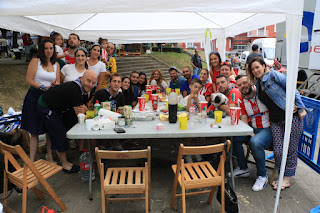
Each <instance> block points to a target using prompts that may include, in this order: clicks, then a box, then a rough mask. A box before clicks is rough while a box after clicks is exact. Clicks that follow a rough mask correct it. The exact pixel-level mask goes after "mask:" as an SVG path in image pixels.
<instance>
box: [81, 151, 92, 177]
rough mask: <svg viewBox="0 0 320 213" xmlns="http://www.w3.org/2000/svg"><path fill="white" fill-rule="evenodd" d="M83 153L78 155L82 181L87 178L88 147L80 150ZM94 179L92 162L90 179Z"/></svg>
mask: <svg viewBox="0 0 320 213" xmlns="http://www.w3.org/2000/svg"><path fill="white" fill-rule="evenodd" d="M81 151H83V153H82V154H81V155H80V173H81V180H82V181H88V180H89V170H90V168H89V162H90V158H89V152H88V149H83V150H81ZM94 179H95V173H94V168H93V163H92V180H94Z"/></svg>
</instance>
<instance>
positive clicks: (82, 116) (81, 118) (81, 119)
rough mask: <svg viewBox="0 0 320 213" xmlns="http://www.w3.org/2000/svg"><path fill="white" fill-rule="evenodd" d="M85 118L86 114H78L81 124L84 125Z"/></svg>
mask: <svg viewBox="0 0 320 213" xmlns="http://www.w3.org/2000/svg"><path fill="white" fill-rule="evenodd" d="M84 117H85V114H83V113H79V114H78V122H79V124H84Z"/></svg>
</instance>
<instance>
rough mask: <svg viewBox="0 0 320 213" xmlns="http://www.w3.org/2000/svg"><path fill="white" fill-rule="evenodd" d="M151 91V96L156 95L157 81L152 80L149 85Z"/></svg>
mask: <svg viewBox="0 0 320 213" xmlns="http://www.w3.org/2000/svg"><path fill="white" fill-rule="evenodd" d="M150 85H151V89H152V94H156V93H157V81H156V80H155V79H154V78H153V79H152V81H151V83H150Z"/></svg>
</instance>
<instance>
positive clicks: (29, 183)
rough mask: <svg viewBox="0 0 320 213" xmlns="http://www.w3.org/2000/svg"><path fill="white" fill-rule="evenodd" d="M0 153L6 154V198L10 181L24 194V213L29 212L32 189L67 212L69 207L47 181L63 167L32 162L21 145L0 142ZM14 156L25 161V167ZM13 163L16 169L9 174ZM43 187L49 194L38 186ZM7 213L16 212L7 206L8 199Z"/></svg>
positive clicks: (39, 196) (4, 184)
mask: <svg viewBox="0 0 320 213" xmlns="http://www.w3.org/2000/svg"><path fill="white" fill-rule="evenodd" d="M0 151H1V152H2V153H3V154H4V163H5V171H4V178H3V180H4V181H3V186H4V187H3V196H4V198H6V197H7V195H8V179H9V181H10V182H11V183H13V184H14V185H16V186H17V187H19V188H21V189H22V191H23V193H22V211H21V212H23V213H25V212H26V210H27V189H31V190H32V191H33V192H34V193H35V194H36V196H37V197H38V198H39V199H40V200H42V199H44V197H43V193H45V194H48V195H50V196H51V197H52V198H53V200H54V201H55V202H56V203H57V205H58V206H59V207H60V209H61V211H66V210H67V207H66V206H65V205H64V204H63V202H62V201H61V200H60V198H59V197H58V195H57V194H56V193H55V191H54V190H53V189H52V188H51V186H50V185H49V184H48V182H47V181H46V179H48V178H49V177H51V176H52V175H54V174H56V173H58V172H60V171H61V170H62V167H61V166H57V165H55V164H52V163H50V162H48V161H45V160H38V161H36V162H32V161H31V160H30V158H29V157H28V155H27V154H26V153H25V152H24V150H23V149H22V148H21V146H20V145H16V146H9V145H7V144H5V143H3V142H2V141H0ZM13 155H18V156H19V157H20V158H21V159H22V161H23V167H21V166H20V165H19V163H18V162H17V161H16V159H15V158H14V156H13ZM9 162H10V163H11V164H12V165H13V167H14V168H15V169H16V171H14V172H9V170H8V166H9V164H8V163H9ZM38 183H41V185H42V186H43V187H44V188H45V189H46V191H47V192H44V191H41V190H39V189H38V188H37V187H36V185H37V184H38ZM3 206H4V209H5V212H14V211H13V210H12V209H11V208H9V207H8V206H7V199H5V200H4V201H3Z"/></svg>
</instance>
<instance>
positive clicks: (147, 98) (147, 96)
mask: <svg viewBox="0 0 320 213" xmlns="http://www.w3.org/2000/svg"><path fill="white" fill-rule="evenodd" d="M142 97H145V98H146V103H148V102H149V95H143V96H142Z"/></svg>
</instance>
